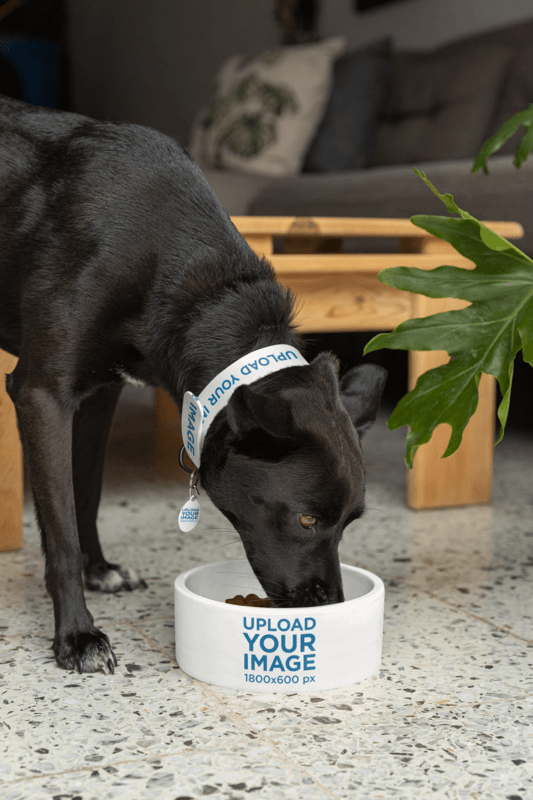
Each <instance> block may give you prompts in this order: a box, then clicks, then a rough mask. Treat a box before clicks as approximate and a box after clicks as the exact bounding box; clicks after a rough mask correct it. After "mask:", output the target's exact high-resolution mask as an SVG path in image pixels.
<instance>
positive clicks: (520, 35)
mask: <svg viewBox="0 0 533 800" xmlns="http://www.w3.org/2000/svg"><path fill="white" fill-rule="evenodd" d="M378 46H380V47H381V49H380V54H381V56H380V57H381V62H380V63H381V71H380V72H379V70H378V72H379V80H380V91H381V94H380V93H379V92H374V96H375V97H377V96H378V95H379V103H378V105H377V106H376V107H375V108H373V109H372V110H371V112H368V109H367V115H368V113H371V114H372V115H373V117H372V120H371V127H370V128H369V136H370V140H371V147H370V149H368V148H367V150H368V152H367V153H366V155H365V157H364V158H363V159H362V160H361V159H359V161H354V160H353V159H352V162H350V160H349V159H348V160H347V161H346V163H342V160H341V162H340V166H339V162H338V163H336V164H334V166H333V168H332V169H330V168H328V164H327V157H326V158H325V159H323V163H322V164H321V163H318V164H317V163H315V164H312V163H311V164H309V161H310V159H309V153H310V152H311V151H313V148H314V150H315V151H316V145H317V137H318V138H319V139H320V137H322V144H323V145H325V146H326V147H325V148H324V147H323V148H322V150H324V149H327V143H328V140H327V136H324V135H322V134H323V131H324V129H325V128H329V130H328V131H327V132H326V133H327V135H329V136H330V139H329V142H330V143H331V135H332V131H335V125H336V130H337V131H338V135H339V136H343V135H344V132H345V131H346V129H347V128H349V124H350V123H349V120H348V122H347V123H346V125H343V120H342V118H341V117H339V113H340V112H339V109H343V107H344V109H351V111H352V112H353V111H354V109H357V102H358V101H357V98H355V99H354V98H353V96H352V98H351V99H352V102H350V96H349V94H348V95H345V97H344V98H343V96H342V92H345V93H346V91H349V89H350V87H349V86H348V88H347V87H346V74H344V84H345V85H344V86H342V85H341V84H342V80H341V78H343V76H342V75H341V74H340V72H339V73H338V74H337V72H336V71H335V72H334V73H333V77H332V81H331V83H330V86H329V90H328V91H329V101H330V102H329V104H326V106H325V110H324V113H323V116H322V118H321V122H320V125H319V126H318V127H317V130H315V132H314V139H313V138H312V139H311V141H310V142H309V146H308V148H307V156H306V157H305V158H304V159H303V161H302V164H301V167H300V168H299V170H298V171H297V172H295V171H294V169H293V171H292V173H290V174H278V175H268V174H260V173H254V172H253V171H252V170H247V171H242V170H239V169H238V168H237V169H236V168H229V169H228V168H219V167H214V166H213V164H208V163H207V164H206V163H202V161H201V159H200V166H201V167H202V169H203V171H204V174H205V175H206V178H207V180H208V181H209V183H210V185H211V186H212V188H213V190H214V192H215V193H216V194H217V196H218V197H219V199H220V201H221V202H222V205H223V206H224V207H225V209H226V210H227V212H228V213H229V214H230V215H243V214H251V215H265V216H278V215H279V216H284V215H289V216H306V217H307V216H355V217H359V216H363V217H410V216H412V215H414V214H446V213H447V212H446V210H445V208H444V206H443V204H442V203H441V201H440V200H439V199H438V198H437V197H435V196H434V195H433V194H432V193H431V192H430V191H429V189H428V188H427V187H426V186H425V185H424V183H423V182H422V181H421V180H420V178H418V177H417V176H416V175H415V174H414V171H413V166H416V167H418V168H419V169H421V170H422V171H424V172H425V173H426V175H427V176H428V178H429V179H430V180H431V182H432V183H433V184H434V185H435V186H436V187H437V189H438V190H439V191H441V192H450V193H451V194H452V195H453V196H454V198H455V200H456V202H457V203H458V205H459V206H460V207H461V208H464V209H465V210H467V211H469V212H470V213H471V214H473V215H474V216H476V217H478V218H480V219H485V220H508V221H517V222H520V223H521V224H522V226H523V228H524V231H525V237H524V239H522V240H521V242H517V244H518V245H519V246H520V247H522V248H523V249H524V251H525V252H526V253H527V254H528V255H530V256H533V180H532V179H533V157H532V158H531V159H529V160H528V161H526V162H525V163H524V164H523V165H522V167H521V168H520V169H518V170H517V169H516V168H515V166H514V164H513V158H512V153H514V150H515V148H516V144H517V142H518V141H519V138H520V133H517V134H516V135H515V136H514V137H513V138H512V140H510V141H509V142H508V143H507V144H506V145H505V146H504V147H503V148H502V149H501V150H500V151H499V153H498V154H497V155H495V156H493V157H492V158H491V159H490V160H489V172H490V174H489V175H488V176H487V175H485V174H484V173H483V172H482V171H479V172H477V173H475V174H473V173H472V171H471V170H472V165H473V161H474V158H475V156H476V154H477V153H478V151H479V149H480V147H481V145H482V144H483V142H484V141H486V139H488V138H489V137H490V136H492V135H493V134H494V133H495V132H496V130H498V128H499V127H500V125H501V124H502V123H503V122H504V121H505V120H506V119H508V118H509V117H510V116H512V114H514V113H516V112H517V111H521V110H524V109H525V108H527V106H528V105H529V103H531V102H533V19H532V20H530V21H525V22H521V23H519V24H515V25H510V26H507V27H505V28H500V29H497V30H491V31H488V32H484V33H481V34H478V35H476V36H470V37H468V38H464V39H461V40H459V41H455V42H453V43H451V44H448V45H445V46H443V47H440V48H437V49H434V50H431V51H420V52H395V51H394V50H393V49H391V48H388V50H387V48H384V47H383V43H382V42H381V43H378ZM347 57H350V54H348V55H347V56H344V58H345V59H346V58H347ZM384 58H385V61H386V69H383V63H385V62H384ZM340 63H341V59H337V61H336V62H335V64H334V67H335V68H336V67H337V65H339V64H340ZM374 77H375V76H374ZM352 88H353V87H352ZM335 93H337V96H336V102H333V99H334V95H335ZM343 101H344V102H343ZM522 133H523V129H522ZM319 144H320V143H319ZM319 149H320V148H319ZM193 155H195V156H196V153H195V152H193ZM311 161H312V159H311ZM318 161H320V159H318ZM350 163H357V168H352V167H351V166H350ZM390 247H391V249H394V248H395V247H396V244H395V243H394V242H391V243H390ZM369 248H370V249H372V242H369V241H366V242H362V241H356V240H352V241H351V242H349V243H348V244H347V245H346V249H349V250H351V251H355V250H357V249H364V250H367V249H369ZM379 249H380V250H383V241H381V242H380V243H379Z"/></svg>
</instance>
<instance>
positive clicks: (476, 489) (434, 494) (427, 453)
mask: <svg viewBox="0 0 533 800" xmlns="http://www.w3.org/2000/svg"><path fill="white" fill-rule="evenodd" d="M428 248H431V252H436V251H438V252H440V251H442V253H443V256H444V255H445V254H446V253H449V252H450V248H451V246H450V245H448V244H447V243H446V242H436V241H435V240H432V241H430V242H428V243H427V245H426V246H425V247H424V244H422V248H421V249H422V252H424V251H428ZM454 252H455V251H454ZM444 262H445V259H443V263H444ZM467 305H468V303H467V302H465V301H461V300H453V299H434V298H429V297H423V296H422V295H414V296H413V317H425V316H428V315H429V314H436V313H440V312H443V311H451V310H454V309H459V308H464V307H465V306H467ZM448 360H449V357H448V354H447V353H446V352H445V351H434V350H431V351H423V352H410V353H409V387H408V388H409V390H411V389H413V388H414V386H415V385H416V381H417V379H418V377H419V376H420V375H421V374H422V373H423V372H426V371H427V370H429V369H433V368H434V367H438V366H440V365H441V364H445V363H447V361H448ZM495 394H496V392H495V378H493V376H492V375H482V377H481V381H480V383H479V403H478V407H477V410H476V413H475V414H474V415H473V417H472V418H471V419H470V421H469V423H468V425H467V426H466V428H465V431H464V433H463V440H462V442H461V446H460V447H459V449H458V450H457V451H456V452H455V453H454V455H453V456H450V457H449V458H444V459H443V458H441V456H442V454H443V453H444V451H445V450H446V447H447V445H448V441H449V438H450V433H451V428H450V426H449V425H446V424H443V425H439V426H438V427H437V428H436V430H435V431H434V432H433V436H432V438H431V440H430V441H429V442H428V443H427V444H425V445H422V446H421V447H420V448H419V449H418V451H417V453H416V456H415V459H414V463H413V469H412V470H410V471H409V475H408V479H407V502H408V505H409V506H410V507H411V508H416V509H420V508H438V507H444V506H463V505H476V504H480V503H490V499H491V490H492V460H493V450H494V441H495V435H494V434H495Z"/></svg>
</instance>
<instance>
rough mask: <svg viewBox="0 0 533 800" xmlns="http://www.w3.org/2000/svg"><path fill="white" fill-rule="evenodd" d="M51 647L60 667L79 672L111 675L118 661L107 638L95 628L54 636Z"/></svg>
mask: <svg viewBox="0 0 533 800" xmlns="http://www.w3.org/2000/svg"><path fill="white" fill-rule="evenodd" d="M53 649H54V654H55V657H56V661H57V663H58V664H59V666H60V667H63V669H75V670H76V672H79V673H80V674H81V673H82V672H103V673H104V674H106V675H113V673H114V672H115V667H116V666H117V663H118V662H117V659H116V657H115V654H114V653H113V651H112V650H111V644H110V643H109V639H108V638H107V636H106V635H105V633H102V631H99V630H98V629H97V628H93V629H92V630H91V631H82V632H80V633H68V634H66V635H65V636H61V637H59V636H56V638H55V639H54V646H53Z"/></svg>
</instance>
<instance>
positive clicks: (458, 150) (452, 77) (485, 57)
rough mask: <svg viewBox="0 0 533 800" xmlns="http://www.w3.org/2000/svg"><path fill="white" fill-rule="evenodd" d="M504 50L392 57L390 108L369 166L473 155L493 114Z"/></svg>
mask: <svg viewBox="0 0 533 800" xmlns="http://www.w3.org/2000/svg"><path fill="white" fill-rule="evenodd" d="M510 60H511V54H510V53H509V51H508V50H506V49H505V48H499V47H484V46H479V47H473V48H469V49H468V50H467V51H465V52H458V53H452V54H449V53H447V52H443V53H441V52H439V50H436V51H433V52H429V53H402V54H398V55H397V56H396V57H395V59H394V61H393V81H392V90H391V101H390V107H389V109H388V111H387V112H386V114H385V115H384V117H383V119H382V120H381V122H380V124H379V126H378V131H377V135H376V143H375V147H374V154H373V156H372V161H371V165H372V166H384V165H392V164H412V163H413V162H416V161H442V160H447V159H456V158H473V157H475V156H476V154H477V152H478V150H479V148H480V147H481V145H482V144H483V142H484V140H485V138H486V134H487V130H488V129H489V127H490V123H491V121H492V119H493V116H494V114H495V112H496V108H497V103H498V101H499V98H500V93H501V88H502V86H503V83H504V81H505V78H506V74H507V71H508V69H509V66H510Z"/></svg>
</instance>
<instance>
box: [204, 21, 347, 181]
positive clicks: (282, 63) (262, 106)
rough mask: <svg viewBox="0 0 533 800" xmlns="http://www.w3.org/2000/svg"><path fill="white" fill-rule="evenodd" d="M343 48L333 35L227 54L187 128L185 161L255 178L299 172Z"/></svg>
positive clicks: (342, 38)
mask: <svg viewBox="0 0 533 800" xmlns="http://www.w3.org/2000/svg"><path fill="white" fill-rule="evenodd" d="M345 50H346V38H345V37H344V36H335V37H332V38H330V39H325V40H323V41H320V42H313V43H312V44H299V45H291V46H287V47H280V48H277V49H275V50H268V51H266V52H263V53H261V54H260V55H256V56H254V57H243V56H232V57H231V58H230V59H228V60H227V61H226V62H225V63H224V64H223V65H222V68H221V69H220V71H219V73H218V75H217V78H216V83H217V88H216V94H215V96H214V97H213V98H212V99H211V100H210V101H209V103H208V104H207V105H206V106H205V107H203V108H202V109H201V110H200V111H199V113H198V115H197V116H196V119H195V121H194V123H193V128H192V133H191V141H190V146H189V151H190V153H191V155H192V156H193V158H194V159H196V161H198V163H199V164H200V165H201V166H202V165H203V166H206V167H216V168H219V169H220V168H231V169H235V170H239V171H241V172H250V173H254V172H255V173H258V174H261V175H291V174H296V173H297V172H299V171H300V169H301V167H302V162H303V159H304V157H305V153H306V150H307V148H308V146H309V142H310V141H311V138H312V137H313V134H314V133H315V130H316V127H317V125H318V123H319V122H320V119H321V118H322V115H323V113H324V109H325V107H326V104H327V101H328V97H329V93H330V90H331V85H332V82H333V63H334V61H335V60H336V59H337V58H339V56H341V55H342V54H343V53H344V51H345Z"/></svg>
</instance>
